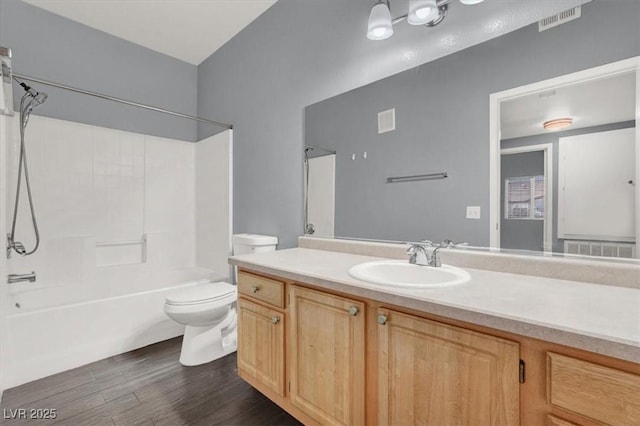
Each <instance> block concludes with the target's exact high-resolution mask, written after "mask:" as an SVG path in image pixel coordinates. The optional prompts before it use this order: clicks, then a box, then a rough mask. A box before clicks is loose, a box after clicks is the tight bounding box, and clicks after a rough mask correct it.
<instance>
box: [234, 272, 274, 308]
mask: <svg viewBox="0 0 640 426" xmlns="http://www.w3.org/2000/svg"><path fill="white" fill-rule="evenodd" d="M238 291H239V292H240V293H242V294H244V295H247V296H249V297H252V298H254V299H257V300H261V301H263V302H265V303H268V304H270V305H273V306H277V307H279V308H284V283H283V282H282V281H277V280H272V279H270V278H265V277H261V276H259V275H253V274H250V273H248V272H244V271H238Z"/></svg>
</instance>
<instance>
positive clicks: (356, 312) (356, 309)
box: [349, 306, 360, 317]
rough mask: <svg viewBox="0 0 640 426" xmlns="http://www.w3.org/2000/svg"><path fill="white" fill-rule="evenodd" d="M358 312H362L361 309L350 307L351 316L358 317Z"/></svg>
mask: <svg viewBox="0 0 640 426" xmlns="http://www.w3.org/2000/svg"><path fill="white" fill-rule="evenodd" d="M358 312H360V309H358V307H357V306H350V307H349V315H351V316H354V317H355V316H356V315H358Z"/></svg>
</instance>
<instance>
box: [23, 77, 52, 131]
mask: <svg viewBox="0 0 640 426" xmlns="http://www.w3.org/2000/svg"><path fill="white" fill-rule="evenodd" d="M20 85H21V86H22V88H23V89H24V90H25V91H26V92H27V94H26V95H25V96H24V97H27V96H29V97H30V98H29V100H28V102H27V104H26V105H25V106H24V108H23V110H22V126H23V127H26V126H27V123H28V122H29V115H31V111H33V108H35V107H37V106H38V105H42V104H43V103H44V101H46V100H47V97H48V95H47V94H46V93H44V92H36V91H35V90H33V89H32V88H31V87H29V86H27V85H26V84H24V83H20ZM24 97H23V99H24Z"/></svg>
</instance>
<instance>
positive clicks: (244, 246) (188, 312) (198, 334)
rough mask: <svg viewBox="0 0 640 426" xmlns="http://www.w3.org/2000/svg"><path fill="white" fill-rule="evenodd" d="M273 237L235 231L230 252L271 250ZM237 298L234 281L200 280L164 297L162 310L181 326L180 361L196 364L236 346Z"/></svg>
mask: <svg viewBox="0 0 640 426" xmlns="http://www.w3.org/2000/svg"><path fill="white" fill-rule="evenodd" d="M277 244H278V239H277V238H276V237H269V236H266V235H253V234H239V235H234V236H233V251H234V254H245V253H253V252H263V251H273V250H275V248H276V245H277ZM237 299H238V293H237V289H236V286H235V285H231V284H229V283H226V282H211V281H209V280H202V281H199V282H195V283H193V284H192V285H190V286H186V288H182V289H180V290H176V291H175V292H173V293H170V294H168V295H167V297H166V302H165V305H164V312H165V313H166V314H167V316H169V318H171V319H173V320H174V321H176V322H178V323H180V324H183V325H184V326H185V329H184V336H183V338H182V351H181V352H180V364H182V365H186V366H192V365H200V364H204V363H207V362H211V361H213V360H216V359H218V358H221V357H223V356H225V355H227V354H229V353H231V352H235V350H236V348H237V346H238V345H237V330H236V325H237V323H236V320H237V313H236V308H235V306H232V305H233V304H234V303H235V302H236V300H237Z"/></svg>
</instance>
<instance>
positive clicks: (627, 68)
mask: <svg viewBox="0 0 640 426" xmlns="http://www.w3.org/2000/svg"><path fill="white" fill-rule="evenodd" d="M634 70H635V71H636V82H637V84H636V148H638V147H640V136H639V132H640V129H639V127H640V126H639V125H638V124H639V123H640V103H639V102H640V101H639V98H640V89H639V86H640V83H638V82H640V56H635V57H632V58H629V59H624V60H622V61H617V62H612V63H610V64H606V65H601V66H598V67H594V68H590V69H587V70H582V71H578V72H574V73H571V74H566V75H563V76H560V77H555V78H550V79H548V80H543V81H538V82H536V83H531V84H527V85H524V86H520V87H516V88H513V89H508V90H503V91H501V92H497V93H492V94H491V95H490V96H489V245H490V246H491V247H492V248H499V247H500V186H501V180H500V104H501V102H504V101H507V100H510V99H514V98H518V97H521V96H526V95H530V94H532V93H537V92H541V91H545V90H551V89H555V88H558V87H561V86H567V85H570V84H576V83H584V82H588V81H593V80H598V79H601V78H608V77H612V76H615V75H618V74H624V73H627V72H632V71H634ZM639 169H640V154H639V149H636V179H638V177H639V176H640V172H639ZM639 199H640V189H639V185H638V184H637V183H636V208H637V209H638V208H640V200H639ZM637 211H640V210H637ZM639 233H640V219H636V236H638V234H639ZM639 241H640V240H639Z"/></svg>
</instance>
